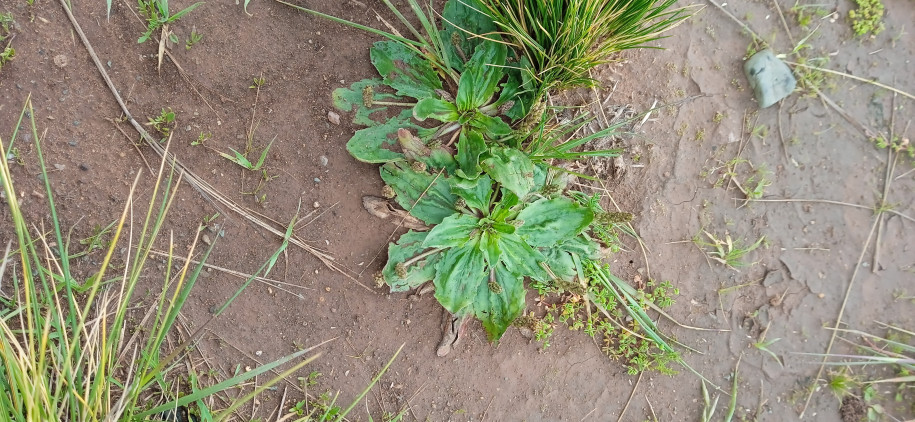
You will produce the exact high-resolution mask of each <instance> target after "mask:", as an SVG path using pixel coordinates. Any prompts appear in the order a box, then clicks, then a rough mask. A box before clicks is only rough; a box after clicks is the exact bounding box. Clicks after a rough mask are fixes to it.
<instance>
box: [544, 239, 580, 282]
mask: <svg viewBox="0 0 915 422" xmlns="http://www.w3.org/2000/svg"><path fill="white" fill-rule="evenodd" d="M543 256H544V258H546V261H545V262H546V265H547V266H548V267H549V268H550V271H551V272H552V273H553V275H555V276H556V277H557V278H559V279H560V280H563V281H567V282H570V283H571V282H573V281H575V276H577V275H578V270H577V269H576V266H575V261H574V260H573V259H572V255H570V254H569V253H568V252H566V251H563V250H560V249H558V248H550V249H547V250H546V251H545V252H544V253H543ZM533 278H534V280H538V281H543V282H549V281H552V280H551V277H549V275H545V276H543V277H542V278H537V277H533Z"/></svg>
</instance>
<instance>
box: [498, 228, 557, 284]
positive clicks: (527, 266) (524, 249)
mask: <svg viewBox="0 0 915 422" xmlns="http://www.w3.org/2000/svg"><path fill="white" fill-rule="evenodd" d="M499 250H500V251H501V252H502V263H504V264H505V267H506V268H508V270H509V271H511V272H512V273H514V274H517V275H520V276H527V277H532V278H535V279H541V278H543V277H544V274H545V273H546V271H544V270H543V268H542V267H541V266H540V263H541V262H543V260H544V259H546V258H544V257H543V254H541V253H540V252H539V251H537V250H536V249H534V248H532V247H531V246H530V245H528V244H527V243H526V242H525V241H524V240H522V239H521V237H520V236H518V235H517V234H502V235H501V236H499Z"/></svg>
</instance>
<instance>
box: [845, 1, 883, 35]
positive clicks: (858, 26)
mask: <svg viewBox="0 0 915 422" xmlns="http://www.w3.org/2000/svg"><path fill="white" fill-rule="evenodd" d="M855 3H856V4H857V5H858V8H857V9H855V10H852V11H849V12H848V18H849V19H851V27H852V29H854V31H855V35H857V36H859V37H862V36H865V35H867V34H870V35H871V36H875V35H877V34H879V33H881V32H883V30H884V29H885V27H884V24H883V13H884V11H885V9H884V7H883V3H882V2H881V0H855Z"/></svg>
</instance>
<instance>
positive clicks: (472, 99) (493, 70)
mask: <svg viewBox="0 0 915 422" xmlns="http://www.w3.org/2000/svg"><path fill="white" fill-rule="evenodd" d="M507 53H508V47H506V46H505V44H502V43H497V42H493V41H484V42H483V43H482V44H480V45H478V46H477V48H476V51H474V53H473V56H472V57H471V58H470V60H469V61H467V64H466V66H465V68H464V73H461V79H460V81H459V82H458V92H457V97H456V98H455V100H456V101H455V103H456V104H457V107H458V110H459V111H469V110H476V109H477V108H479V107H481V106H484V105H486V104H487V103H488V102H489V99H490V98H492V96H493V94H495V93H496V88H498V87H499V80H501V79H502V75H504V70H503V69H502V66H504V65H505V57H506V55H507Z"/></svg>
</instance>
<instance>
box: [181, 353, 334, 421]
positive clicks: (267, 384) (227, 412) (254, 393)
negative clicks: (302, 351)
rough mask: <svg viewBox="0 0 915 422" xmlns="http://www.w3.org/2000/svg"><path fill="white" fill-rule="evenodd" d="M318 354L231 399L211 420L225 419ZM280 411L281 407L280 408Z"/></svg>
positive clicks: (240, 380)
mask: <svg viewBox="0 0 915 422" xmlns="http://www.w3.org/2000/svg"><path fill="white" fill-rule="evenodd" d="M319 356H321V354H320V353H318V354H316V355H314V356H312V357H310V358H308V359H305V360H303V361H302V362H299V363H298V364H296V365H295V366H293V367H292V368H289V369H287V370H286V371H283V373H281V374H279V375H277V376H275V377H273V378H271V379H270V380H269V381H267V382H265V383H264V384H263V385H261V386H259V387H257V388H256V389H255V390H254V391H252V392H250V393H248V394H246V395H244V396H243V397H241V398H239V399H237V400H235V401H233V402H232V404H231V405H229V407H227V408H226V409H225V410H223V411H222V412H219V413H218V414H216V416H215V417H214V418H213V420H214V421H216V422H220V421H223V420H225V419H226V418H228V417H229V416H232V412H234V411H235V410H236V409H238V408H239V407H241V406H242V405H244V404H245V403H247V402H249V401H251V399H253V398H254V397H256V396H257V395H258V394H261V393H263V392H264V391H265V390H267V389H268V388H270V387H272V386H273V385H274V384H276V383H278V382H280V381H282V380H284V379H286V378H289V377H291V376H292V375H293V374H295V373H296V371H298V370H299V369H302V367H304V366H305V365H308V364H309V363H311V362H312V361H313V360H315V359H317V358H318V357H319ZM250 378H251V377H247V378H245V379H239V380H238V382H237V383H242V382H244V381H246V380H248V379H250ZM204 391H205V390H201V391H200V392H198V394H201V393H203V392H204ZM210 394H213V393H210ZM210 394H203V395H202V396H201V398H202V397H206V396H208V395H210ZM280 411H282V409H280Z"/></svg>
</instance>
